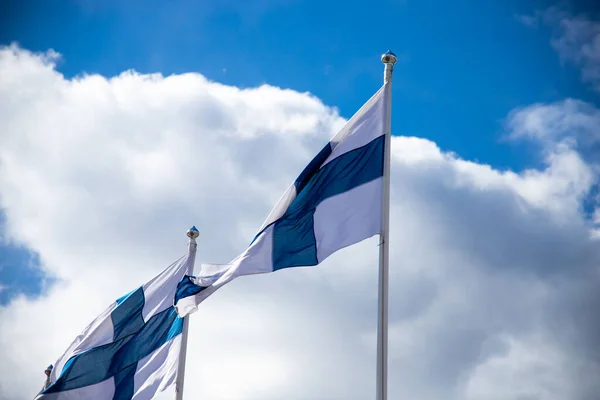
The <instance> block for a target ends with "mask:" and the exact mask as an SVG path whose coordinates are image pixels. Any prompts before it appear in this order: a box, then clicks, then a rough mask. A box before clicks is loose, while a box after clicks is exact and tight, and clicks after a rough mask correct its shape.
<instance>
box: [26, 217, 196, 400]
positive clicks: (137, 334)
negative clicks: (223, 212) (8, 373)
mask: <svg viewBox="0 0 600 400" xmlns="http://www.w3.org/2000/svg"><path fill="white" fill-rule="evenodd" d="M194 229H195V228H194ZM195 254H196V245H195V243H194V242H192V243H190V247H189V252H188V253H187V254H186V255H185V256H183V257H182V258H180V259H179V260H178V261H176V262H175V263H173V264H172V265H171V266H169V267H168V268H167V269H165V270H164V271H163V272H161V273H160V274H159V275H157V276H156V277H154V278H153V279H152V280H150V281H149V282H147V283H145V284H144V285H142V286H140V287H139V288H137V289H135V290H133V291H132V292H130V293H129V294H127V295H125V296H123V297H121V298H120V299H118V300H116V301H115V302H114V303H112V304H111V305H110V306H109V307H108V308H107V309H106V310H104V312H103V313H102V314H101V315H99V316H98V317H97V318H96V319H95V320H94V321H92V323H90V324H89V325H88V326H87V327H86V328H85V329H84V330H83V332H81V334H79V336H77V338H75V340H74V341H73V342H72V343H71V345H70V346H69V348H68V349H67V350H66V351H65V353H64V354H63V355H62V356H61V357H60V358H59V359H58V361H57V362H56V363H55V364H54V368H53V370H52V373H51V375H50V385H49V386H48V387H46V388H45V389H44V390H42V391H41V392H40V394H39V395H38V396H37V397H36V400H80V399H81V400H83V399H94V400H126V399H127V400H130V399H134V400H150V399H152V398H153V397H154V396H155V395H156V394H157V393H158V392H160V391H163V390H164V389H166V388H167V387H169V386H170V385H171V384H173V383H174V382H175V379H176V376H177V365H178V359H179V351H180V348H181V336H182V335H181V332H182V330H183V319H182V318H180V317H179V316H178V315H177V312H176V310H175V307H174V301H175V296H176V292H177V288H178V285H179V283H180V282H181V280H182V279H183V278H184V277H185V276H186V274H189V273H190V271H192V270H193V265H194V258H195Z"/></svg>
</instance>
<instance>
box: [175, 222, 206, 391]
mask: <svg viewBox="0 0 600 400" xmlns="http://www.w3.org/2000/svg"><path fill="white" fill-rule="evenodd" d="M199 234H200V233H199V232H198V229H196V227H195V226H192V227H191V228H190V229H189V230H188V231H187V236H188V237H189V238H190V240H189V242H188V251H189V253H190V262H189V263H188V270H187V274H188V275H190V276H191V275H192V274H193V273H194V262H195V260H196V238H197V237H198V235H199ZM188 318H189V315H186V316H185V317H183V332H181V349H180V350H179V365H178V366H177V380H176V381H175V399H176V400H183V381H184V379H185V357H186V353H187V339H188V325H189V320H188Z"/></svg>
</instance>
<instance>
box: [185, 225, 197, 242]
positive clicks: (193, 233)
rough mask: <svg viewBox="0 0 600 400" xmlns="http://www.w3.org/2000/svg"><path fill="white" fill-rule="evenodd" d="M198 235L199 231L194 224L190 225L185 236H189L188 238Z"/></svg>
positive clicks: (194, 237)
mask: <svg viewBox="0 0 600 400" xmlns="http://www.w3.org/2000/svg"><path fill="white" fill-rule="evenodd" d="M199 235H200V232H199V231H198V229H197V228H196V227H195V226H192V227H191V228H190V229H188V231H187V237H189V238H190V239H196V238H197V237H198V236H199Z"/></svg>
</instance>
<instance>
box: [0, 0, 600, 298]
mask: <svg viewBox="0 0 600 400" xmlns="http://www.w3.org/2000/svg"><path fill="white" fill-rule="evenodd" d="M249 3H252V4H251V5H250V4H249ZM5 4H8V6H7V8H6V9H5V10H7V12H5V13H4V16H3V17H2V18H3V20H2V24H0V44H9V43H11V42H14V41H16V42H18V43H19V44H20V45H21V46H22V47H24V48H27V49H29V50H34V51H46V50H48V49H49V48H52V49H54V50H56V51H57V52H59V53H60V54H62V56H63V57H62V60H61V62H60V63H59V66H58V69H59V70H60V71H61V72H62V73H64V74H65V75H66V76H68V77H71V76H74V75H77V74H81V73H99V74H102V75H104V76H111V75H115V74H119V73H121V72H122V71H124V70H127V69H134V70H137V71H139V72H143V73H151V72H160V73H162V74H164V75H168V74H173V73H183V72H190V71H195V72H199V73H202V74H203V75H205V76H207V77H208V78H209V79H212V80H215V81H219V82H222V83H224V84H228V85H235V86H240V87H249V86H256V85H260V84H262V83H268V84H270V85H275V86H280V87H284V88H290V89H293V90H297V91H301V92H302V91H308V92H311V93H313V94H314V95H316V96H317V97H319V98H320V99H322V100H323V101H324V102H325V103H326V104H328V105H332V106H336V107H338V108H339V109H340V112H341V114H342V115H343V116H345V117H349V116H350V115H352V113H353V112H354V111H356V110H357V109H358V108H359V107H360V106H361V105H362V103H363V102H364V101H365V100H366V99H367V98H368V97H369V96H370V95H371V94H372V93H373V92H374V91H375V90H376V89H377V88H378V87H379V85H380V84H381V79H382V72H383V68H382V65H381V64H380V62H379V56H380V54H381V53H383V52H384V51H386V50H388V49H391V50H393V51H394V52H396V54H397V55H398V57H399V62H398V64H397V66H396V69H395V73H394V84H395V87H394V100H393V122H392V125H393V133H395V134H402V135H414V136H419V137H423V138H427V139H430V140H432V141H434V142H436V143H437V144H438V145H439V146H440V147H441V148H442V149H443V150H446V151H453V152H455V153H457V154H458V155H460V156H461V157H462V158H465V159H468V160H474V161H475V160H476V161H478V162H480V163H487V164H490V165H492V166H493V167H495V168H500V169H505V168H511V169H514V170H517V171H519V170H522V169H524V168H528V167H535V166H539V165H540V162H541V160H540V159H539V153H538V152H536V151H533V150H534V149H532V148H531V147H530V146H531V145H529V144H527V143H518V144H515V143H508V142H506V141H503V140H502V132H503V126H502V123H503V118H505V117H506V115H507V113H508V112H509V111H510V110H512V109H514V108H515V107H520V106H525V105H528V104H531V103H536V102H552V101H555V100H559V99H563V98H567V97H574V98H579V99H582V100H584V101H587V102H590V103H593V104H598V97H597V94H594V92H593V91H592V90H591V89H590V87H589V85H586V84H584V83H582V81H581V76H580V75H581V74H580V70H578V69H577V68H576V67H575V66H573V65H570V64H569V63H561V61H560V59H559V57H558V54H557V52H556V51H555V49H553V48H552V46H551V44H550V39H551V37H552V28H551V27H548V26H544V25H540V26H538V27H535V28H532V27H528V26H526V25H524V24H523V23H522V22H521V21H519V18H518V16H520V15H532V14H534V13H535V11H536V10H544V9H547V8H548V7H550V6H553V5H555V3H554V2H549V1H542V0H538V1H522V0H507V1H498V2H483V1H479V0H463V1H456V2H447V1H439V0H438V1H433V0H428V1H411V0H390V1H369V2H367V3H365V2H364V1H347V2H344V5H343V6H339V5H338V2H337V1H305V2H300V1H294V0H272V1H271V0H260V1H253V2H243V1H221V2H193V1H169V2H163V1H129V2H126V4H125V2H121V1H112V0H110V1H53V2H48V1H45V0H40V1H32V0H26V1H21V2H17V1H9V2H8V3H5ZM339 4H341V3H339ZM567 7H568V9H569V11H570V12H572V13H575V14H576V13H580V12H584V11H588V10H585V9H582V8H581V6H580V5H579V3H574V4H568V5H567ZM588 7H589V5H588ZM0 227H2V228H4V220H3V219H1V218H0ZM0 257H1V258H0V262H1V265H2V267H1V269H0V285H2V286H3V288H4V289H3V290H2V291H1V292H0V304H2V303H6V302H7V301H8V300H9V299H10V298H11V297H12V296H14V295H15V294H17V293H20V292H23V293H26V294H27V295H33V294H35V293H39V291H40V290H42V286H43V284H42V279H40V278H41V277H42V276H43V274H42V273H41V272H40V271H39V270H38V269H36V268H35V263H36V258H35V256H34V255H32V254H30V253H29V252H28V251H26V250H25V249H22V248H15V247H12V246H10V245H8V244H6V243H5V245H4V246H2V247H0ZM32 263H33V264H32ZM32 265H34V266H33V267H32Z"/></svg>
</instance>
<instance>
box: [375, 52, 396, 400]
mask: <svg viewBox="0 0 600 400" xmlns="http://www.w3.org/2000/svg"><path fill="white" fill-rule="evenodd" d="M381 62H382V63H383V64H385V70H384V76H383V82H384V85H385V89H384V90H385V91H386V93H385V99H386V101H387V102H386V110H385V155H384V162H383V210H382V226H381V235H380V238H381V240H380V246H379V298H378V302H377V303H378V315H377V400H387V372H388V371H387V370H388V368H387V367H388V364H387V355H388V275H389V265H388V261H389V247H388V243H389V240H388V239H389V232H390V152H391V123H392V115H391V111H392V72H393V70H394V64H395V63H396V55H395V54H394V53H392V52H391V51H388V52H387V53H385V54H384V55H382V56H381Z"/></svg>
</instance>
